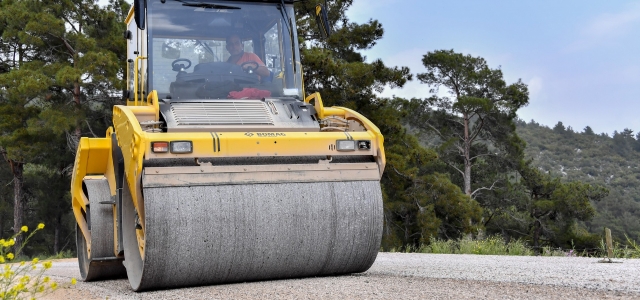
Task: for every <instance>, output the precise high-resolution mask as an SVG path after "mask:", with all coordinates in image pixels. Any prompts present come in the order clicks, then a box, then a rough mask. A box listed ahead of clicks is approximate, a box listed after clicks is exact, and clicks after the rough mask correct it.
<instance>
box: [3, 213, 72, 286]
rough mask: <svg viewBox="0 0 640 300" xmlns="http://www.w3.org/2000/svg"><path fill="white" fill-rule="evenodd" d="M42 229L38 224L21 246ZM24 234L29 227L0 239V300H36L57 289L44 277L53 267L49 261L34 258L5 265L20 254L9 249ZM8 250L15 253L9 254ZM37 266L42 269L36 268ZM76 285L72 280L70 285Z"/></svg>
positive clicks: (41, 225)
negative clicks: (9, 236) (1, 266)
mask: <svg viewBox="0 0 640 300" xmlns="http://www.w3.org/2000/svg"><path fill="white" fill-rule="evenodd" d="M42 229H44V224H43V223H40V224H38V226H37V227H36V229H35V230H33V231H31V232H30V233H29V235H28V236H27V237H26V238H25V239H24V242H23V245H22V246H24V245H25V244H26V243H27V242H28V241H29V239H30V238H31V237H32V236H33V234H34V233H35V232H36V231H38V230H42ZM25 232H29V227H27V226H22V227H21V228H20V232H18V233H17V234H15V235H14V236H13V237H11V238H9V239H6V240H5V239H0V264H4V267H3V268H2V269H3V271H2V273H0V299H36V296H37V297H38V298H39V297H41V296H44V295H46V294H48V293H51V292H52V291H54V290H56V289H57V288H58V283H57V282H55V281H52V280H51V278H49V276H44V272H45V271H46V270H48V269H50V268H51V267H52V266H53V263H52V262H51V261H44V262H40V259H38V258H34V259H32V260H31V261H22V262H20V263H19V264H5V262H6V261H8V260H13V259H14V258H16V256H17V255H18V254H20V250H22V248H19V249H10V248H11V247H12V246H14V245H15V243H16V242H15V239H16V237H18V236H19V235H21V234H23V233H25ZM9 250H13V251H15V252H9ZM14 253H15V254H14ZM38 265H41V266H42V267H41V268H38ZM76 283H77V280H76V279H75V278H72V279H71V282H70V284H71V285H74V284H76ZM65 286H66V285H65ZM27 295H28V296H29V297H27Z"/></svg>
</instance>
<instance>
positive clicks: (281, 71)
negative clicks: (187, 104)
mask: <svg viewBox="0 0 640 300" xmlns="http://www.w3.org/2000/svg"><path fill="white" fill-rule="evenodd" d="M147 14H148V19H147V22H148V23H147V24H148V28H147V30H148V37H149V38H148V44H149V47H148V56H147V57H148V58H147V60H148V70H149V72H148V74H147V76H148V81H147V83H148V85H149V86H148V90H156V91H157V92H158V98H159V99H171V102H179V101H191V100H201V99H263V98H295V99H298V100H300V99H302V97H303V95H302V93H303V91H302V70H301V66H300V54H299V51H298V46H297V45H298V43H297V33H296V28H295V21H294V20H292V19H291V18H292V17H293V16H294V11H293V5H291V4H288V5H282V4H280V3H278V4H274V3H257V2H240V1H209V0H198V1H187V0H166V1H149V2H148V4H147ZM230 36H237V37H238V38H239V39H240V41H241V43H242V48H243V50H244V52H245V53H253V54H255V56H253V55H252V57H257V58H259V60H260V61H258V62H256V61H247V62H244V63H241V64H238V63H235V62H231V61H230V60H229V57H230V53H229V51H228V50H227V40H228V37H230ZM262 64H264V67H266V68H267V69H268V70H269V75H268V76H260V75H258V74H257V73H258V72H257V68H258V66H259V65H262Z"/></svg>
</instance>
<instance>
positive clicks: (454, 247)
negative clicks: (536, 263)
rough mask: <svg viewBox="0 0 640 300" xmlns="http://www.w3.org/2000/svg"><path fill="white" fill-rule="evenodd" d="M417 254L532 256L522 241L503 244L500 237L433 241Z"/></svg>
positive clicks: (422, 247) (531, 252) (503, 241)
mask: <svg viewBox="0 0 640 300" xmlns="http://www.w3.org/2000/svg"><path fill="white" fill-rule="evenodd" d="M418 252H422V253H438V254H477V255H517V256H529V255H533V251H532V250H531V249H530V248H529V247H528V246H527V245H526V242H524V241H522V240H514V241H509V242H505V240H504V239H503V238H502V237H500V236H490V237H488V238H486V239H472V238H470V237H464V238H460V239H457V240H453V239H450V240H440V239H433V240H431V242H430V243H429V244H428V245H423V246H421V247H420V248H419V250H418Z"/></svg>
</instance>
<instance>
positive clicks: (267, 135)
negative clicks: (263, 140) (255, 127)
mask: <svg viewBox="0 0 640 300" xmlns="http://www.w3.org/2000/svg"><path fill="white" fill-rule="evenodd" d="M256 134H257V135H258V136H259V137H278V136H287V135H286V134H284V133H282V132H258V133H256Z"/></svg>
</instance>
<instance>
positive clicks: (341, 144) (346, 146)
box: [336, 140, 356, 151]
mask: <svg viewBox="0 0 640 300" xmlns="http://www.w3.org/2000/svg"><path fill="white" fill-rule="evenodd" d="M336 147H337V149H338V151H356V141H354V140H337V141H336Z"/></svg>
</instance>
